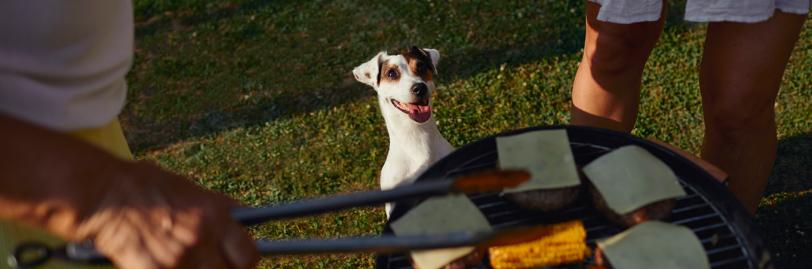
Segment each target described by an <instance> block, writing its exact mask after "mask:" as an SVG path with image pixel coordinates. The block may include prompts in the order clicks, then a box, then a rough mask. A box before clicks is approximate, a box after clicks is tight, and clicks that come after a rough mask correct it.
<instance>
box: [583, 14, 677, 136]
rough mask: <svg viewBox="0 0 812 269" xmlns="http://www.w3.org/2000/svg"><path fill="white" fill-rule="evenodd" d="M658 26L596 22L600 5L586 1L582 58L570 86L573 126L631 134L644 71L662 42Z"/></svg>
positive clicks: (655, 23)
mask: <svg viewBox="0 0 812 269" xmlns="http://www.w3.org/2000/svg"><path fill="white" fill-rule="evenodd" d="M667 6H668V5H667V4H666V3H665V1H663V11H662V15H661V17H660V20H659V21H655V22H641V23H633V24H616V23H609V22H602V21H598V19H597V16H598V11H599V10H600V5H598V4H595V3H592V2H588V3H587V7H586V38H585V40H584V55H583V58H582V59H581V64H580V66H579V67H578V72H577V73H576V74H575V81H574V82H573V84H572V103H573V105H572V112H571V113H572V120H571V123H572V124H576V125H588V126H595V127H603V128H609V129H614V130H618V131H625V132H629V131H631V129H632V128H634V122H635V120H636V119H637V107H638V103H639V102H640V84H641V78H642V75H643V67H644V66H645V64H646V60H647V59H648V56H649V54H650V53H651V50H652V49H653V48H654V45H655V44H656V43H657V39H659V37H660V32H662V29H663V23H664V22H665V11H666V7H667Z"/></svg>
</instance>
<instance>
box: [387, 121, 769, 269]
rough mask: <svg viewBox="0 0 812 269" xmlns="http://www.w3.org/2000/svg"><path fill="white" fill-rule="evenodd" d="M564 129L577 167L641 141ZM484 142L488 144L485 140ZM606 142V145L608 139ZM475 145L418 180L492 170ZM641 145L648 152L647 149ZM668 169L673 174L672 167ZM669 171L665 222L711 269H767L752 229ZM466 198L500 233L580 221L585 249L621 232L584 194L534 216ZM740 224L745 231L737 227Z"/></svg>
mask: <svg viewBox="0 0 812 269" xmlns="http://www.w3.org/2000/svg"><path fill="white" fill-rule="evenodd" d="M552 128H556V127H552ZM558 128H561V127H558ZM566 128H567V129H568V133H569V136H570V144H571V148H572V150H573V154H574V156H575V161H576V163H577V164H578V165H583V164H586V163H589V162H590V161H592V160H594V159H595V158H597V157H599V156H601V155H603V154H605V153H607V152H609V151H611V150H612V149H613V148H617V147H619V146H622V145H624V144H640V143H641V142H640V141H641V140H635V139H633V138H632V137H630V136H627V137H621V138H623V139H626V140H629V139H631V140H632V141H627V142H626V143H608V144H610V145H606V146H603V145H595V144H590V143H584V142H583V141H581V142H579V141H578V139H577V138H578V136H577V135H575V137H574V135H573V132H574V133H576V134H577V133H578V132H584V131H595V130H594V129H591V128H581V127H566ZM536 129H541V128H534V129H532V130H536ZM543 129H550V128H543ZM528 130H531V129H528ZM528 130H522V131H518V132H523V131H528ZM518 132H515V133H518ZM602 132H603V134H604V135H615V136H617V134H614V133H613V132H609V133H607V132H606V131H602ZM485 140H493V139H492V138H490V139H485ZM615 140H617V138H615ZM602 141H603V140H602ZM607 141H612V140H611V139H610V140H607ZM614 142H617V141H614ZM634 142H637V143H634ZM478 143H479V145H478V149H468V150H466V152H461V151H463V149H465V148H463V149H460V150H458V151H457V152H455V153H453V154H452V156H449V157H450V158H457V160H455V161H445V160H444V161H441V163H438V164H436V165H435V166H434V167H432V168H431V169H430V170H429V171H427V172H426V173H424V175H423V176H424V177H425V176H428V175H429V174H432V173H433V175H434V176H437V175H438V174H441V175H445V176H447V177H451V176H455V175H459V174H464V173H467V172H471V171H475V170H481V169H488V168H494V167H496V165H497V153H496V149H495V145H494V144H495V143H494V142H492V141H480V142H478ZM488 143H490V144H488ZM483 144H484V146H483ZM643 144H645V143H643ZM641 146H647V147H651V145H641ZM472 147H474V148H477V146H472ZM472 153H476V154H472ZM655 155H657V154H655ZM658 157H661V159H662V158H663V157H662V156H658ZM666 157H667V156H666ZM672 158H673V156H672ZM666 163H668V162H666ZM669 165H672V164H669ZM672 169H675V168H674V167H673V165H672ZM675 172H676V174H677V176H678V177H679V179H680V184H681V185H682V187H683V188H684V189H685V192H686V194H687V195H686V196H684V197H681V198H679V199H677V203H676V206H675V208H674V209H673V211H672V214H671V216H670V217H669V219H667V220H666V221H668V222H671V223H674V224H678V225H683V226H686V227H688V228H690V229H691V230H693V232H694V233H695V234H696V235H697V237H698V238H699V239H700V240H701V242H702V244H703V246H704V248H705V252H706V254H707V255H708V259H709V261H710V263H711V268H714V269H724V268H737V269H739V268H757V266H759V267H767V266H766V265H765V264H768V263H769V259H768V258H765V259H764V260H763V261H761V262H758V261H757V260H758V258H763V257H753V256H754V255H753V253H759V254H762V253H766V252H765V251H764V250H763V249H762V248H763V247H762V246H761V241H760V238H758V236H757V235H754V234H748V232H747V231H751V230H752V227H749V223H747V222H746V221H742V220H738V218H740V216H739V215H738V214H730V213H729V211H730V210H731V209H729V208H721V207H720V204H719V203H718V202H717V203H713V202H711V201H710V200H709V199H708V198H707V196H708V195H709V194H708V191H704V192H702V191H699V190H697V189H696V188H695V186H694V185H695V184H691V183H690V182H691V181H690V180H688V179H689V177H690V176H691V174H690V173H681V171H680V170H679V169H675ZM703 193H705V195H703ZM469 198H471V201H473V203H474V204H475V205H476V206H477V207H478V208H479V209H480V210H481V211H482V213H483V214H484V215H485V217H486V218H487V219H488V221H489V222H490V223H491V225H492V226H493V227H494V229H502V228H507V227H513V226H520V225H531V224H549V223H556V222H562V221H565V220H572V219H580V220H582V221H583V223H584V226H585V228H586V230H587V242H588V243H589V244H590V245H592V244H594V241H595V240H596V239H599V238H604V237H609V236H612V235H614V234H617V233H619V232H621V231H622V227H620V226H617V225H615V224H612V223H610V222H609V221H607V220H606V219H604V218H603V217H602V216H601V215H600V213H598V212H597V211H596V210H595V209H594V208H593V207H592V205H591V201H590V199H589V198H588V195H585V193H582V195H581V196H580V199H579V200H578V201H576V202H575V203H574V204H573V205H572V206H569V207H567V208H565V209H561V210H559V211H556V212H550V213H539V212H537V211H530V210H525V209H522V208H520V207H517V206H515V205H513V204H512V203H510V202H507V201H505V200H503V199H502V198H501V197H499V196H498V194H478V195H471V196H469ZM413 205H414V204H411V205H408V204H407V205H399V207H403V208H402V209H401V210H400V211H399V212H395V213H394V214H393V218H396V217H398V216H400V215H401V214H399V213H403V212H405V208H409V207H411V206H413ZM721 205H723V204H721ZM725 215H727V218H737V220H733V221H728V220H727V219H726V217H725ZM742 222H744V223H742ZM742 225H743V226H745V227H739V226H742ZM385 233H391V230H390V229H389V228H388V226H387V227H386V229H385ZM748 245H749V246H748ZM748 247H749V248H748ZM757 249H758V250H757ZM587 262H590V261H587ZM481 267H482V268H488V267H487V266H486V265H482V266H481ZM377 268H386V269H400V268H404V269H405V268H411V262H410V260H409V258H408V256H407V255H406V254H404V253H397V254H384V255H380V256H378V258H377Z"/></svg>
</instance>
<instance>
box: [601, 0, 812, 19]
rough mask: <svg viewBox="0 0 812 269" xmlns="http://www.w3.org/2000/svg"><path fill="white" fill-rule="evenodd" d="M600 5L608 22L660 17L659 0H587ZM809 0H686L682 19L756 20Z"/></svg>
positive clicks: (811, 0)
mask: <svg viewBox="0 0 812 269" xmlns="http://www.w3.org/2000/svg"><path fill="white" fill-rule="evenodd" d="M589 1H590V2H593V3H596V4H599V5H601V9H600V11H598V20H599V21H605V22H612V23H622V24H629V23H636V22H644V21H656V20H659V19H660V12H661V11H662V7H663V3H662V0H589ZM810 6H812V0H688V3H687V4H686V5H685V20H686V21H695V22H718V21H729V22H747V23H753V22H760V21H765V20H767V19H769V18H770V17H771V16H772V15H773V12H775V10H776V9H778V10H781V11H783V12H786V13H793V14H806V13H808V12H809V7H810Z"/></svg>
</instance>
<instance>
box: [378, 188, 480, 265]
mask: <svg viewBox="0 0 812 269" xmlns="http://www.w3.org/2000/svg"><path fill="white" fill-rule="evenodd" d="M390 226H391V227H392V230H393V231H394V232H395V234H396V235H442V234H448V233H455V232H471V233H478V232H488V231H490V230H491V225H490V223H488V220H487V219H486V218H485V216H484V215H482V212H480V211H479V209H478V208H477V207H476V205H474V203H472V202H471V200H469V199H468V197H466V196H465V195H449V196H443V197H434V198H430V199H427V200H426V201H424V202H422V203H420V205H418V206H416V207H414V208H412V209H411V210H409V212H406V214H404V215H403V216H402V217H400V218H399V219H397V220H396V221H394V222H392V224H391V225H390ZM472 251H474V248H473V247H459V248H446V249H437V250H421V251H413V252H412V253H411V254H412V259H413V260H414V262H415V264H417V266H418V267H420V268H421V269H436V268H441V267H443V266H445V265H446V264H449V263H451V262H452V261H454V260H456V259H459V258H461V257H463V256H465V255H468V254H469V253H471V252H472Z"/></svg>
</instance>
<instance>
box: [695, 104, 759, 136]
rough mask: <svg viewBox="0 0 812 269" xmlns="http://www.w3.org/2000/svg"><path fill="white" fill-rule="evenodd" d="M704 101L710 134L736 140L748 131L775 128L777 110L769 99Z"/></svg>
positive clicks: (706, 121)
mask: <svg viewBox="0 0 812 269" xmlns="http://www.w3.org/2000/svg"><path fill="white" fill-rule="evenodd" d="M707 99H712V98H707ZM703 102H704V109H705V129H706V132H707V133H708V134H709V135H712V136H716V137H719V138H722V139H734V140H735V139H736V138H737V137H739V136H740V135H742V134H746V133H748V132H754V131H755V132H763V131H771V130H773V129H775V110H774V106H773V102H771V101H769V100H755V99H754V98H748V99H738V100H736V99H733V98H729V99H728V100H718V99H716V100H713V99H712V100H703Z"/></svg>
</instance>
